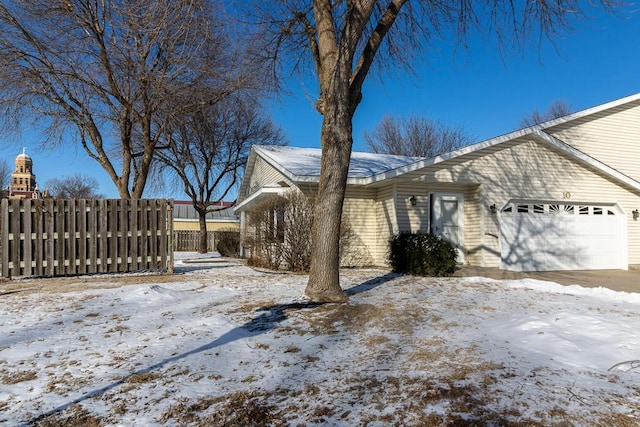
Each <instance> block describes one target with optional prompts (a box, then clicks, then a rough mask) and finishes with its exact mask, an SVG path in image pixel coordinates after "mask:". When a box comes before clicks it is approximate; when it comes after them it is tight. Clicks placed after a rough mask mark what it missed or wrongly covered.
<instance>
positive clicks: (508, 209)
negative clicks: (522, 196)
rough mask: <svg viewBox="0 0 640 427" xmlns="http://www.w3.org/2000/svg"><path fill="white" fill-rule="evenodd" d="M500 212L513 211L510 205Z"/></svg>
mask: <svg viewBox="0 0 640 427" xmlns="http://www.w3.org/2000/svg"><path fill="white" fill-rule="evenodd" d="M502 212H509V213H511V212H513V207H512V206H511V205H509V206H507V207H506V208H504V209H502Z"/></svg>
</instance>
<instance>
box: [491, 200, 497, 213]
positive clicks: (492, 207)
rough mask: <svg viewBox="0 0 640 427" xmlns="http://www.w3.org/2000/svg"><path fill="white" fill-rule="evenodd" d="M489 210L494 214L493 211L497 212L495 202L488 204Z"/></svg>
mask: <svg viewBox="0 0 640 427" xmlns="http://www.w3.org/2000/svg"><path fill="white" fill-rule="evenodd" d="M489 211H490V212H491V213H492V214H495V213H497V212H498V208H497V207H496V204H495V203H494V204H492V205H491V206H489Z"/></svg>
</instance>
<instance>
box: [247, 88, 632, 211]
mask: <svg viewBox="0 0 640 427" xmlns="http://www.w3.org/2000/svg"><path fill="white" fill-rule="evenodd" d="M638 100H640V93H637V94H634V95H630V96H627V97H624V98H620V99H617V100H614V101H611V102H608V103H605V104H601V105H598V106H595V107H592V108H588V109H586V110H582V111H578V112H576V113H572V114H569V115H566V116H564V117H560V118H557V119H554V120H550V121H548V122H544V123H540V124H537V125H534V126H530V127H526V128H522V129H518V130H516V131H513V132H509V133H506V134H503V135H500V136H496V137H493V138H490V139H486V140H484V141H480V142H477V143H475V144H472V145H468V146H466V147H462V148H459V149H457V150H454V151H451V152H448V153H444V154H441V155H439V156H435V157H431V158H425V159H422V160H418V161H417V162H415V163H411V164H408V165H406V166H401V167H398V168H396V169H392V170H388V171H385V172H382V173H378V174H375V175H372V176H368V177H357V178H347V184H350V185H370V184H373V183H376V182H380V181H384V180H386V179H390V178H395V177H398V176H401V175H404V174H406V173H409V172H413V171H416V170H418V169H422V168H425V167H428V166H432V165H435V164H438V163H442V162H444V161H447V160H451V159H455V158H457V157H460V156H464V155H467V154H470V153H474V152H476V151H479V150H483V149H485V148H489V147H492V146H495V145H498V144H502V143H504V142H507V141H511V140H514V139H518V138H523V137H527V136H535V137H537V138H538V139H540V140H542V141H545V142H547V143H549V144H550V145H552V146H555V147H556V148H558V149H560V150H562V151H564V152H566V153H567V154H569V155H571V156H573V157H575V158H577V159H580V160H582V161H583V162H585V163H587V164H589V165H591V166H593V167H595V168H596V169H598V170H600V171H602V172H603V173H605V174H607V175H609V176H611V177H613V178H615V179H617V180H618V181H620V182H623V183H625V184H627V185H629V186H631V187H632V188H634V189H638V190H640V183H639V182H638V181H635V180H633V179H631V178H629V177H628V176H626V175H624V174H622V173H620V172H618V171H617V170H615V169H613V168H611V167H609V166H607V165H605V164H604V163H602V162H600V161H598V160H596V159H594V158H592V157H590V156H588V155H586V154H585V153H583V152H581V151H579V150H576V149H575V148H573V147H571V146H570V145H568V144H566V143H564V142H562V141H560V140H559V139H557V138H555V137H553V136H551V135H549V134H547V133H546V132H544V129H547V128H550V127H553V126H556V125H559V124H562V123H565V122H569V121H572V120H576V119H579V118H582V117H585V116H588V115H591V114H595V113H598V112H600V111H604V110H607V109H610V108H615V107H618V106H620V105H624V104H627V103H630V102H634V101H638ZM252 150H253V151H252V155H253V154H254V153H255V154H257V155H260V156H261V157H262V158H263V159H264V160H265V161H266V162H267V163H269V164H270V165H271V166H273V167H274V168H276V169H277V170H278V171H280V172H281V173H282V174H283V175H284V176H285V177H286V178H288V179H289V180H291V181H292V182H295V183H318V182H319V180H320V177H319V176H318V175H296V174H294V173H292V172H291V171H290V170H288V169H286V168H285V167H283V166H282V165H281V164H280V163H278V162H277V161H276V160H275V159H274V158H273V157H272V156H271V155H270V153H269V152H268V150H264V149H262V148H261V147H260V146H254V147H253V148H252ZM250 160H251V159H250ZM253 162H254V163H255V158H254V159H253ZM251 166H253V163H252V165H251ZM247 171H248V169H247ZM245 173H246V172H245ZM243 203H244V202H243Z"/></svg>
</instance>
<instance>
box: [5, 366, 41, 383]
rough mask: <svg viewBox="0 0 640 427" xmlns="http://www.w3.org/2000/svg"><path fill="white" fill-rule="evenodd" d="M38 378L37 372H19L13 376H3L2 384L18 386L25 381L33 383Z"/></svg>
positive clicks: (13, 373)
mask: <svg viewBox="0 0 640 427" xmlns="http://www.w3.org/2000/svg"><path fill="white" fill-rule="evenodd" d="M36 378H38V373H37V372H36V371H31V370H30V371H17V372H12V373H11V375H3V376H2V384H7V385H11V384H18V383H21V382H24V381H31V380H35V379H36Z"/></svg>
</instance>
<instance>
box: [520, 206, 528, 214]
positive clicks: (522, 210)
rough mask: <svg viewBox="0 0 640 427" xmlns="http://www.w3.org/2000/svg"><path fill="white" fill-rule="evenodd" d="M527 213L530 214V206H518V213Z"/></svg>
mask: <svg viewBox="0 0 640 427" xmlns="http://www.w3.org/2000/svg"><path fill="white" fill-rule="evenodd" d="M521 212H522V213H527V212H529V205H518V213H521Z"/></svg>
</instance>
